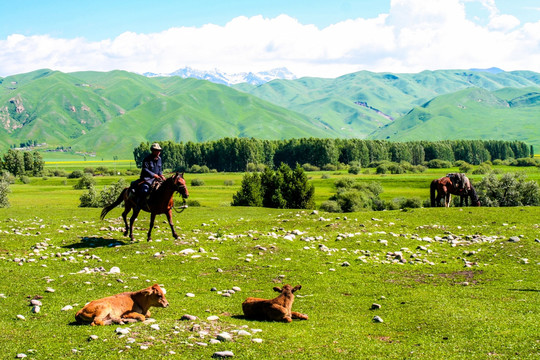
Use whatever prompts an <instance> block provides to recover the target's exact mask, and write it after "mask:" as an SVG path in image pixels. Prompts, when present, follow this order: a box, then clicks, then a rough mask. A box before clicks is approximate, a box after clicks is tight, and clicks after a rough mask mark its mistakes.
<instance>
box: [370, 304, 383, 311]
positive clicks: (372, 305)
mask: <svg viewBox="0 0 540 360" xmlns="http://www.w3.org/2000/svg"><path fill="white" fill-rule="evenodd" d="M380 308H381V305H380V304H375V303H373V304H371V310H377V309H380Z"/></svg>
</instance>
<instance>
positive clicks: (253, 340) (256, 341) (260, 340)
mask: <svg viewBox="0 0 540 360" xmlns="http://www.w3.org/2000/svg"><path fill="white" fill-rule="evenodd" d="M251 342H254V343H257V344H260V343H262V342H263V339H259V338H255V339H251Z"/></svg>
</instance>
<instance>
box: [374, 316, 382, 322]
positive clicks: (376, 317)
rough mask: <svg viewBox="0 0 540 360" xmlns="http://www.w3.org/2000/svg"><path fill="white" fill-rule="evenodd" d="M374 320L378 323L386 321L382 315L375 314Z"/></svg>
mask: <svg viewBox="0 0 540 360" xmlns="http://www.w3.org/2000/svg"><path fill="white" fill-rule="evenodd" d="M373 322H376V323H382V322H384V321H383V319H381V317H380V316H374V317H373Z"/></svg>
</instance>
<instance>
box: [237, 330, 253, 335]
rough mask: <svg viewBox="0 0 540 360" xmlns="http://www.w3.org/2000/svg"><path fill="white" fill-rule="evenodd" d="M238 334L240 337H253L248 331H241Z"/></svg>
mask: <svg viewBox="0 0 540 360" xmlns="http://www.w3.org/2000/svg"><path fill="white" fill-rule="evenodd" d="M237 334H238V336H251V333H250V332H248V331H246V330H240V331H238V333H237Z"/></svg>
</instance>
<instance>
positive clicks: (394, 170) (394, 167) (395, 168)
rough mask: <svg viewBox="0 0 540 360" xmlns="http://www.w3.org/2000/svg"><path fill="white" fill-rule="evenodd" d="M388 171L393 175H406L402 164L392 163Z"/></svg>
mask: <svg viewBox="0 0 540 360" xmlns="http://www.w3.org/2000/svg"><path fill="white" fill-rule="evenodd" d="M388 170H389V171H390V173H391V174H404V173H405V169H404V168H403V167H402V166H401V165H400V164H397V163H390V164H389V165H388Z"/></svg>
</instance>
